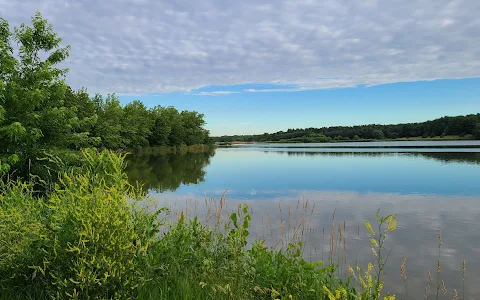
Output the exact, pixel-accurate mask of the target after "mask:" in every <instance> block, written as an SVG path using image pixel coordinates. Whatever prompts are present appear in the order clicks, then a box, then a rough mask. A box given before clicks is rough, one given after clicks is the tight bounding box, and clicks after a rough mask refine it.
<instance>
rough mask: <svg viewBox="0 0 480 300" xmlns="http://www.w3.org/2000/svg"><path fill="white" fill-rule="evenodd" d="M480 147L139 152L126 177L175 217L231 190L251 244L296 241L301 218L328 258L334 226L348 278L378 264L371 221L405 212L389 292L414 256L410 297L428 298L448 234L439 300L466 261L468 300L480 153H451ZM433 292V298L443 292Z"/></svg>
mask: <svg viewBox="0 0 480 300" xmlns="http://www.w3.org/2000/svg"><path fill="white" fill-rule="evenodd" d="M477 142H478V141H465V142H463V144H462V142H461V141H452V142H447V143H444V142H442V143H439V142H434V143H435V144H434V145H431V144H430V142H420V146H424V143H427V144H429V146H435V145H437V146H439V147H446V148H425V149H424V148H411V147H412V144H410V143H411V142H407V144H408V145H405V144H399V145H398V146H399V147H402V148H388V149H378V148H368V147H366V148H353V149H341V148H314V147H311V145H298V144H295V146H296V147H295V148H286V146H289V145H291V144H287V145H279V144H269V145H259V144H250V145H242V146H236V147H230V148H217V149H216V150H215V151H213V152H210V153H184V154H148V153H144V154H141V153H139V154H135V155H131V156H130V157H129V158H128V167H127V173H128V174H129V177H130V179H131V180H132V181H136V180H138V181H141V182H144V183H145V185H144V189H145V190H146V191H148V193H149V195H151V196H152V197H153V198H156V199H158V201H159V203H160V204H167V205H168V206H170V207H171V208H172V210H175V209H184V208H186V207H187V208H189V209H190V211H191V213H192V214H199V215H205V213H206V205H205V204H204V201H205V199H209V200H207V202H209V203H214V202H215V201H214V200H213V198H215V199H217V200H218V199H219V198H220V197H221V195H222V194H223V193H225V196H226V199H227V204H228V208H229V209H232V210H234V209H235V208H236V206H237V205H238V204H239V203H247V204H249V205H250V207H251V209H252V218H253V222H252V229H251V230H250V232H251V235H252V236H251V238H252V239H253V238H262V239H265V240H266V241H267V243H269V244H270V245H273V246H277V247H281V246H284V245H285V243H286V241H287V240H290V239H292V238H294V237H295V230H296V229H295V228H296V227H295V225H296V220H297V221H298V220H299V219H301V218H304V219H303V226H304V228H303V229H304V237H305V238H306V241H305V250H304V256H305V257H306V258H308V259H320V260H327V259H328V257H329V251H330V243H329V240H330V230H331V227H332V224H334V226H335V228H336V230H337V228H338V226H340V227H341V229H342V231H343V235H344V236H346V238H345V244H344V245H342V246H341V247H340V248H339V250H338V253H337V257H338V259H341V260H342V261H343V262H344V263H343V265H344V266H343V267H342V268H340V269H339V270H338V272H339V274H340V275H342V274H345V272H346V266H348V265H352V266H355V265H356V264H357V263H358V264H360V265H366V263H367V262H368V261H373V259H374V257H373V255H372V252H371V249H370V248H369V246H368V243H369V242H368V239H367V237H366V229H365V226H364V223H365V221H366V220H370V221H371V222H373V221H374V219H375V214H376V212H377V210H378V209H380V212H381V214H382V215H387V214H397V230H396V231H395V232H393V233H392V234H391V235H390V237H389V238H388V240H387V247H389V248H391V255H390V257H389V261H388V264H387V268H386V270H385V271H386V275H385V276H386V277H385V278H386V286H385V289H386V291H389V292H391V293H395V294H397V295H399V296H400V295H402V293H404V284H403V280H402V277H401V276H400V269H399V268H400V264H401V261H402V259H403V258H407V264H406V270H407V278H408V290H409V295H414V297H413V298H412V299H422V298H424V297H423V295H424V291H425V287H426V286H427V285H428V281H429V279H428V271H431V272H432V275H433V276H434V278H435V276H436V275H435V274H436V269H437V258H438V232H440V231H441V232H442V247H441V252H440V258H441V278H442V279H443V280H444V281H445V286H446V288H447V290H448V294H447V296H443V298H442V297H441V298H442V299H452V298H453V297H452V295H453V289H454V288H455V289H457V290H458V291H459V294H460V296H461V290H462V275H461V264H462V261H463V260H464V259H465V260H466V261H467V264H466V269H467V272H466V277H465V293H466V299H480V285H478V284H475V283H476V282H478V278H479V277H480V149H479V148H449V146H452V145H456V146H458V145H477V144H478V143H477ZM360 144H363V145H367V144H366V143H360ZM322 145H323V144H322ZM334 146H338V145H334ZM413 146H415V145H413ZM313 205H315V207H314V208H313ZM312 208H313V209H312ZM224 217H226V216H224ZM332 217H334V219H333V220H332ZM433 285H435V283H433ZM431 290H432V293H434V294H435V293H436V286H435V287H433V286H432V287H431ZM399 298H401V297H399Z"/></svg>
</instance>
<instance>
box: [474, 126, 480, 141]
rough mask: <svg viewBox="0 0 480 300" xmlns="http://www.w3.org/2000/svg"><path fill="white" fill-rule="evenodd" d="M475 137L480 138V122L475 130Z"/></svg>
mask: <svg viewBox="0 0 480 300" xmlns="http://www.w3.org/2000/svg"><path fill="white" fill-rule="evenodd" d="M473 137H474V138H475V139H477V140H480V122H479V123H477V125H476V126H475V130H473Z"/></svg>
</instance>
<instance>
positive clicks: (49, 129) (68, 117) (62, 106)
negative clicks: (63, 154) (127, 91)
mask: <svg viewBox="0 0 480 300" xmlns="http://www.w3.org/2000/svg"><path fill="white" fill-rule="evenodd" d="M61 41H62V39H61V38H60V37H58V35H57V34H56V33H55V32H54V31H53V29H52V26H51V25H50V24H49V23H48V22H47V20H45V19H43V18H42V16H41V15H40V14H39V13H37V14H36V15H35V16H34V17H33V18H32V25H31V26H27V25H25V24H22V25H21V26H20V27H18V28H15V29H14V31H13V32H12V31H11V30H10V27H9V24H8V22H7V21H6V20H4V19H2V18H0V159H2V157H3V159H2V160H1V161H3V165H2V164H1V163H0V166H3V168H6V167H7V166H8V164H9V163H10V164H11V163H12V162H15V161H17V160H18V159H22V158H33V157H36V155H37V154H39V153H43V152H44V151H47V150H53V149H72V150H78V149H82V148H86V147H100V148H108V149H115V150H117V149H129V148H138V147H146V146H176V147H179V146H184V145H185V146H189V145H195V144H209V143H212V140H211V138H210V137H209V132H208V131H207V130H206V129H205V128H204V125H205V120H204V116H203V114H200V113H198V112H196V111H182V112H179V111H177V110H176V109H175V108H174V107H162V106H156V107H153V108H150V109H149V108H147V107H146V106H145V105H144V104H143V103H142V102H140V101H133V102H131V103H129V104H127V105H125V106H122V105H121V103H120V101H119V98H118V97H116V96H115V95H113V94H111V95H108V96H106V97H103V96H101V95H95V96H93V97H92V96H91V95H89V93H88V92H87V90H86V89H80V90H77V91H75V90H73V89H72V88H71V87H70V86H68V85H67V84H66V82H65V80H66V75H67V72H68V70H66V69H61V68H60V67H59V66H61V63H62V62H63V61H64V60H65V59H67V57H68V55H69V51H70V46H66V47H62V46H61Z"/></svg>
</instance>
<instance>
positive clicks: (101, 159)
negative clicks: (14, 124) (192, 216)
mask: <svg viewBox="0 0 480 300" xmlns="http://www.w3.org/2000/svg"><path fill="white" fill-rule="evenodd" d="M123 159H124V156H123V155H116V154H114V153H112V152H109V151H103V152H101V153H98V152H96V151H94V150H85V151H83V152H82V166H81V167H78V168H69V169H68V170H66V171H64V172H63V173H61V175H60V178H59V183H58V184H56V185H55V187H54V188H53V190H52V191H51V193H49V194H48V195H46V196H44V197H43V198H41V199H38V200H37V199H35V198H34V197H33V196H32V194H33V191H32V188H31V185H28V184H22V183H19V182H15V183H12V184H7V185H4V186H3V191H2V192H3V193H2V197H1V198H0V199H1V204H2V205H1V206H0V216H1V217H2V218H1V223H0V224H1V226H0V237H1V240H2V241H5V243H2V244H1V245H2V246H0V247H2V248H1V249H0V250H1V253H9V255H2V256H1V257H0V274H2V275H3V274H10V276H7V277H5V276H2V278H7V279H5V280H2V281H1V282H0V284H1V286H0V287H1V288H2V290H10V293H11V294H17V295H22V297H31V298H38V297H39V295H43V296H44V297H46V298H58V299H65V298H81V299H128V298H132V297H134V296H135V295H136V289H137V288H138V287H139V286H140V285H142V284H143V281H144V280H145V277H144V275H143V273H142V269H141V268H138V267H137V265H138V264H139V263H141V259H142V256H143V255H144V254H145V253H146V252H147V250H148V245H149V244H150V240H151V239H153V237H152V235H151V234H149V233H148V232H147V230H146V229H147V228H149V227H152V226H155V221H154V220H156V218H154V217H152V216H153V215H150V216H148V215H147V214H146V212H145V211H143V210H141V209H138V208H135V204H134V202H131V201H129V199H138V198H139V194H138V192H137V190H136V189H134V188H133V187H132V186H130V185H129V184H128V180H127V177H126V175H125V174H124V173H123V167H124V166H123ZM139 223H142V224H139ZM12 228H13V230H12Z"/></svg>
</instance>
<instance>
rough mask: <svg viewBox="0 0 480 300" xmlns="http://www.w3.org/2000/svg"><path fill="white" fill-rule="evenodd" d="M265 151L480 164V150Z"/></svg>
mask: <svg viewBox="0 0 480 300" xmlns="http://www.w3.org/2000/svg"><path fill="white" fill-rule="evenodd" d="M264 152H265V153H277V154H286V155H289V156H327V157H328V156H331V157H339V156H357V157H381V156H396V155H398V154H400V155H405V156H410V157H418V158H430V159H433V160H437V161H441V162H444V163H468V164H472V163H473V164H480V152H398V151H397V152H357V151H355V152H321V151H264Z"/></svg>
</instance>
